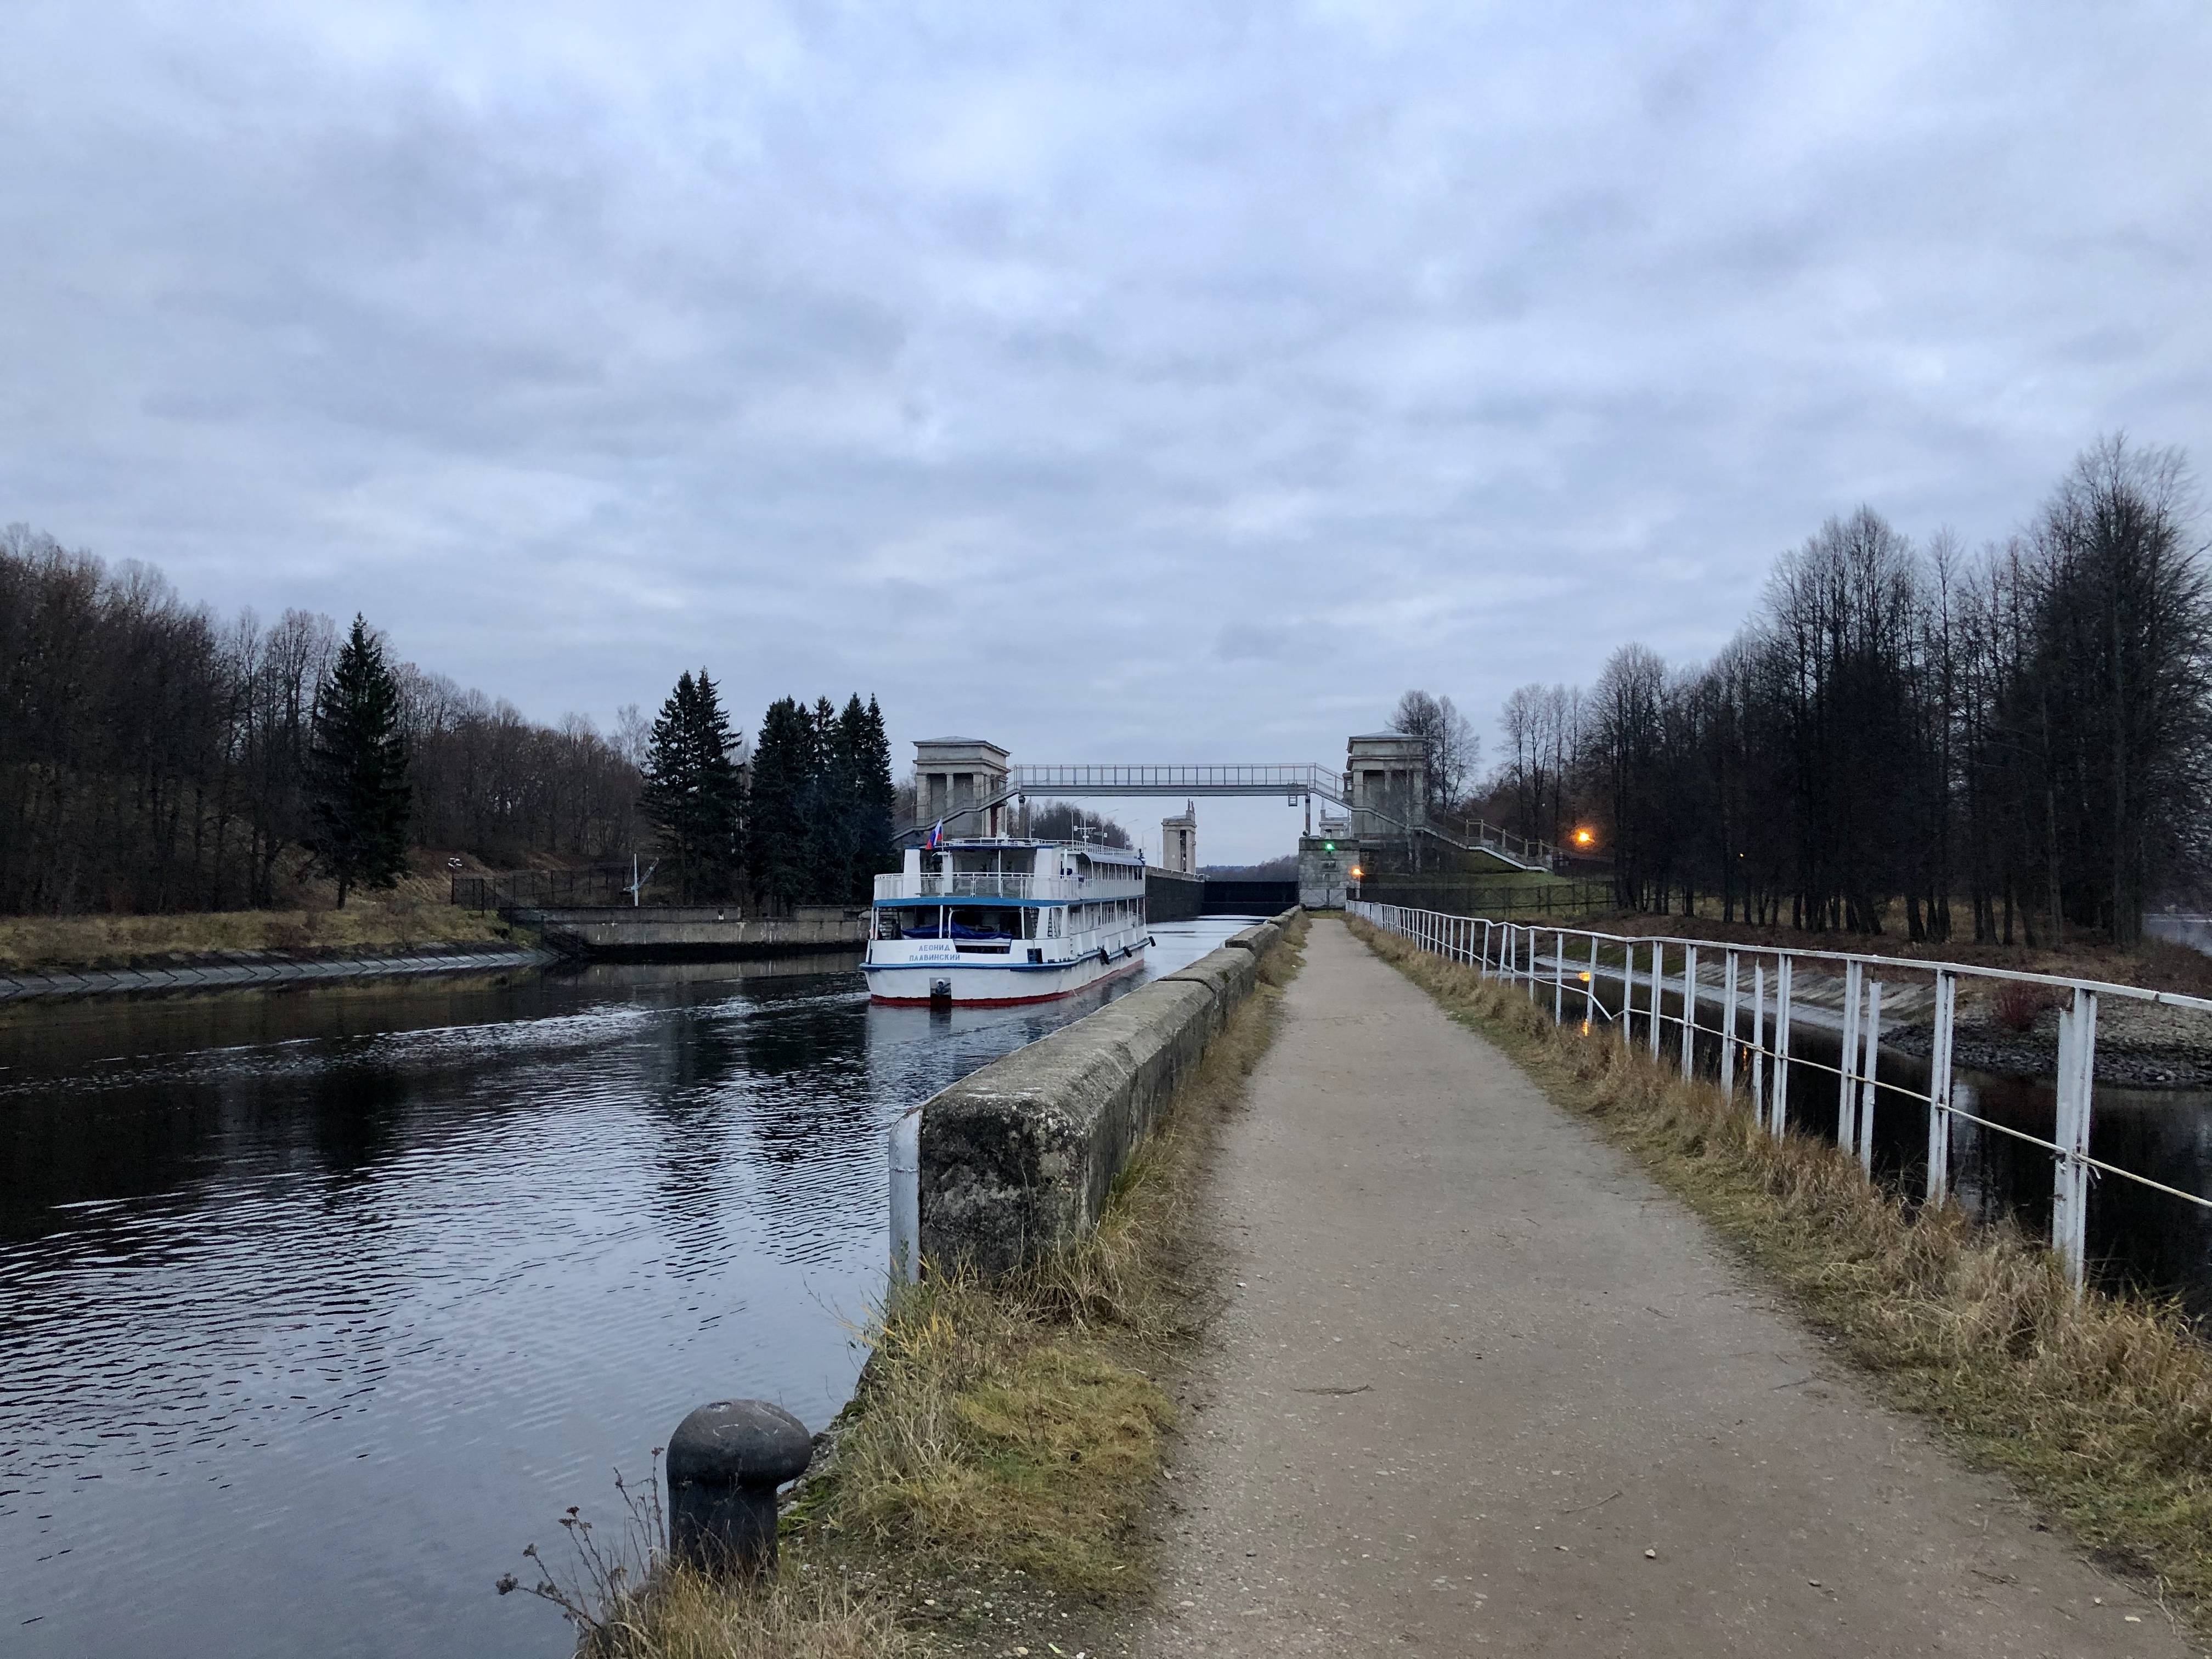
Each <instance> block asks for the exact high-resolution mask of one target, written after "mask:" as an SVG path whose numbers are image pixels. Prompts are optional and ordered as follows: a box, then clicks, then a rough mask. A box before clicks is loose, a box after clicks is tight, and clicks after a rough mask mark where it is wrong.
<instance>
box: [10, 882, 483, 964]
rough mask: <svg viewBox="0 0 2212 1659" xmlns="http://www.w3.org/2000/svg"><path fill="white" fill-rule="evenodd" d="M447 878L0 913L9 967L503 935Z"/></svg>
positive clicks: (409, 945) (406, 944) (160, 960)
mask: <svg viewBox="0 0 2212 1659" xmlns="http://www.w3.org/2000/svg"><path fill="white" fill-rule="evenodd" d="M446 894H447V884H446V881H445V879H444V878H442V877H423V876H410V877H407V878H404V879H402V881H401V882H400V884H399V885H398V888H397V889H395V890H392V891H391V892H389V893H378V892H356V893H354V894H352V895H351V896H349V897H348V898H347V900H346V906H345V908H344V909H343V910H341V909H338V908H335V905H334V904H333V903H331V902H329V901H325V902H321V903H319V904H318V903H308V904H306V905H303V906H302V907H301V908H295V909H288V910H213V911H199V912H186V913H182V914H179V915H152V916H132V915H82V916H0V970H8V971H13V972H20V973H38V972H40V971H41V970H43V969H81V968H134V967H144V966H149V965H160V964H167V963H174V962H176V961H177V960H179V958H188V957H208V956H215V955H217V954H219V953H221V952H223V951H302V952H305V951H313V952H318V953H324V952H328V951H356V950H357V951H390V950H405V949H413V948H417V947H420V946H423V945H459V944H468V943H474V942H477V941H480V940H501V939H506V938H507V931H508V930H507V928H506V927H504V925H503V924H502V923H501V921H500V919H499V918H498V917H497V916H495V915H477V914H475V913H473V912H471V911H467V910H462V909H459V908H455V907H454V906H453V905H451V904H448V903H447V902H446Z"/></svg>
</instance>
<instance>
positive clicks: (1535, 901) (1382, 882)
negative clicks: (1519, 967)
mask: <svg viewBox="0 0 2212 1659" xmlns="http://www.w3.org/2000/svg"><path fill="white" fill-rule="evenodd" d="M1359 893H1360V896H1361V898H1363V899H1364V900H1367V901H1369V902H1373V903H1376V904H1389V905H1395V906H1398V907H1400V908H1407V909H1419V910H1435V911H1438V912H1441V913H1443V914H1445V915H1459V916H1490V917H1492V918H1495V919H1498V920H1504V919H1508V918H1511V917H1516V916H1585V917H1587V916H1593V915H1607V914H1609V913H1610V912H1612V911H1613V910H1616V909H1618V908H1620V904H1619V902H1618V901H1617V900H1616V899H1615V897H1614V896H1613V884H1612V883H1611V882H1610V881H1573V882H1567V881H1549V882H1541V883H1531V884H1528V885H1525V886H1522V885H1515V884H1510V883H1504V882H1492V881H1455V880H1451V879H1449V878H1437V877H1421V876H1397V875H1385V876H1370V877H1367V878H1364V880H1362V881H1361V882H1360V884H1359Z"/></svg>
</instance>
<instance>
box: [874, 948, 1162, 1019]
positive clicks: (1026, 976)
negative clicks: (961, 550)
mask: <svg viewBox="0 0 2212 1659" xmlns="http://www.w3.org/2000/svg"><path fill="white" fill-rule="evenodd" d="M1145 946H1146V940H1144V939H1138V940H1137V941H1136V942H1135V943H1134V944H1133V945H1129V946H1127V947H1126V948H1125V950H1124V951H1121V952H1111V951H1091V953H1090V954H1089V955H1088V956H1085V957H1077V958H1076V959H1075V960H1074V961H1073V962H1047V963H1033V962H991V963H977V962H975V960H974V959H973V958H969V960H966V961H958V960H954V961H941V960H940V961H924V962H869V963H863V964H862V967H861V971H862V972H864V973H866V975H867V976H868V995H869V997H870V999H871V1000H873V1001H876V1002H889V1003H898V1004H903V1005H908V1006H927V1005H928V1004H931V1003H945V1002H951V1003H952V1004H954V1005H955V1006H967V1007H971V1008H1005V1007H1011V1006H1013V1005H1015V1004H1017V1003H1023V1002H1052V1001H1055V1000H1058V999H1059V998H1061V997H1069V996H1073V995H1074V994H1076V993H1077V992H1078V991H1080V990H1083V989H1084V988H1085V987H1088V986H1092V985H1097V984H1098V983H1100V982H1101V981H1105V980H1109V979H1119V978H1120V977H1121V975H1124V974H1132V973H1134V972H1136V971H1137V970H1138V969H1140V968H1142V967H1143V966H1144V965H1145Z"/></svg>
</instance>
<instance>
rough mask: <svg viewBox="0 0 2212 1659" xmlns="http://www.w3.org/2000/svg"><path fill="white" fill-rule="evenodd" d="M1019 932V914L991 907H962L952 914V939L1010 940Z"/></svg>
mask: <svg viewBox="0 0 2212 1659" xmlns="http://www.w3.org/2000/svg"><path fill="white" fill-rule="evenodd" d="M1020 931H1021V913H1020V912H1019V911H1018V910H1011V909H1006V908H1000V907H999V906H997V905H993V906H991V907H989V908H983V907H981V906H976V905H963V906H961V907H960V908H958V909H956V910H955V911H953V913H952V927H951V935H950V936H951V938H953V939H1012V938H1013V937H1014V936H1015V935H1016V934H1018V933H1020Z"/></svg>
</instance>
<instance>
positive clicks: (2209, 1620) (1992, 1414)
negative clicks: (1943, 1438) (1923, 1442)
mask: <svg viewBox="0 0 2212 1659" xmlns="http://www.w3.org/2000/svg"><path fill="white" fill-rule="evenodd" d="M1351 927H1352V931H1353V932H1354V933H1356V934H1357V935H1358V937H1359V938H1360V939H1363V940H1364V941H1365V942H1366V943H1367V945H1369V947H1370V948H1371V949H1372V950H1374V951H1376V954H1378V955H1380V956H1382V957H1383V958H1384V959H1385V960H1387V961H1389V962H1390V963H1393V964H1394V965H1395V966H1396V967H1397V968H1398V969H1400V970H1401V972H1403V973H1404V974H1405V975H1407V977H1408V978H1409V979H1411V980H1413V981H1414V982H1415V983H1416V984H1418V985H1420V986H1421V987H1424V988H1425V989H1426V990H1428V991H1429V992H1430V993H1431V994H1432V995H1434V996H1435V997H1436V998H1437V1000H1438V1001H1439V1002H1440V1003H1442V1004H1443V1006H1444V1007H1445V1008H1446V1010H1447V1011H1448V1012H1451V1013H1452V1014H1454V1015H1455V1016H1456V1017H1458V1018H1462V1019H1464V1020H1465V1021H1467V1022H1468V1024H1472V1025H1474V1026H1475V1027H1476V1028H1477V1029H1478V1030H1481V1031H1482V1032H1484V1033H1485V1034H1486V1035H1487V1036H1491V1037H1492V1038H1493V1039H1495V1040H1498V1041H1499V1042H1501V1044H1502V1046H1504V1047H1505V1048H1507V1049H1508V1050H1509V1051H1510V1053H1512V1054H1513V1055H1514V1056H1515V1058H1516V1060H1519V1061H1520V1062H1521V1063H1522V1065H1523V1066H1524V1067H1525V1068H1526V1069H1528V1071H1529V1072H1530V1073H1532V1075H1534V1077H1535V1079H1537V1081H1538V1082H1539V1083H1540V1084H1541V1085H1544V1086H1545V1088H1546V1089H1547V1091H1548V1092H1549V1093H1550V1094H1551V1095H1552V1097H1553V1099H1554V1100H1556V1101H1558V1102H1559V1103H1560V1104H1561V1105H1563V1106H1565V1107H1566V1108H1568V1109H1571V1110H1573V1111H1577V1112H1578V1113H1581V1114H1582V1115H1585V1116H1587V1117H1589V1118H1590V1119H1592V1120H1594V1121H1595V1122H1596V1123H1597V1125H1598V1126H1599V1127H1600V1128H1601V1130H1602V1132H1603V1133H1605V1134H1606V1135H1607V1137H1608V1138H1609V1139H1612V1140H1613V1141H1614V1142H1616V1143H1617V1144H1619V1145H1620V1146H1624V1147H1626V1149H1628V1150H1629V1151H1630V1152H1633V1153H1634V1154H1635V1155H1636V1156H1637V1157H1638V1158H1640V1159H1641V1160H1642V1161H1643V1162H1644V1164H1646V1165H1647V1166H1648V1167H1649V1168H1650V1170H1652V1172H1653V1173H1654V1174H1655V1175H1656V1176H1657V1177H1658V1178H1659V1179H1660V1181H1661V1182H1663V1183H1664V1184H1665V1185H1666V1186H1668V1188H1671V1189H1672V1190H1673V1191H1674V1192H1675V1193H1676V1194H1679V1195H1680V1197H1681V1198H1682V1199H1683V1200H1685V1201H1686V1202H1687V1203H1688V1204H1689V1205H1690V1206H1692V1208H1693V1209H1695V1210H1697V1211H1698V1212H1699V1213H1701V1214H1702V1215H1704V1216H1705V1218H1707V1219H1708V1220H1709V1221H1711V1222H1712V1223H1713V1224H1714V1225H1716V1226H1717V1227H1718V1228H1719V1229H1720V1231H1722V1233H1723V1235H1724V1236H1725V1237H1728V1238H1729V1239H1730V1240H1731V1241H1733V1242H1734V1243H1736V1244H1737V1245H1738V1246H1739V1247H1741V1248H1742V1249H1744V1250H1745V1251H1746V1252H1747V1254H1748V1255H1750V1256H1751V1258H1752V1259H1753V1261H1756V1262H1757V1263H1758V1264H1759V1266H1760V1267H1763V1268H1765V1270H1766V1271H1768V1272H1769V1273H1771V1274H1773V1275H1774V1276H1775V1277H1776V1278H1777V1279H1779V1280H1780V1281H1781V1282H1782V1284H1783V1285H1784V1286H1785V1287H1786V1288H1787V1289H1788V1290H1789V1291H1790V1292H1791V1293H1792V1294H1793V1295H1794V1296H1795V1297H1796V1299H1797V1301H1798V1303H1799V1304H1800V1305H1801V1306H1802V1308H1803V1309H1804V1310H1805V1311H1806V1312H1807V1313H1808V1315H1810V1316H1812V1318H1813V1319H1814V1321H1815V1322H1817V1323H1818V1324H1820V1326H1821V1327H1822V1328H1825V1329H1826V1330H1827V1331H1828V1332H1829V1333H1830V1334H1832V1335H1833V1336H1835V1337H1836V1338H1837V1339H1838V1346H1839V1347H1840V1349H1841V1350H1842V1351H1843V1352H1844V1353H1846V1354H1847V1355H1848V1356H1849V1357H1850V1358H1851V1359H1853V1360H1854V1361H1856V1362H1857V1364H1859V1365H1860V1366H1862V1367H1863V1369H1864V1370H1866V1371H1867V1372H1868V1373H1869V1376H1870V1377H1871V1379H1872V1381H1873V1383H1874V1384H1875V1388H1876V1389H1877V1390H1878V1391H1879V1392H1880V1393H1881V1395H1883V1396H1884V1397H1886V1398H1887V1400H1888V1401H1890V1403H1892V1404H1893V1405H1896V1406H1899V1407H1904V1408H1906V1409H1909V1410H1911V1411H1914V1412H1916V1413H1921V1414H1923V1415H1924V1416H1926V1417H1929V1418H1930V1419H1934V1420H1935V1421H1936V1422H1938V1423H1940V1424H1941V1425H1943V1427H1944V1428H1945V1429H1946V1430H1947V1431H1948V1432H1949V1434H1950V1436H1951V1437H1952V1438H1953V1440H1954V1442H1955V1443H1957V1444H1958V1445H1959V1447H1960V1449H1962V1450H1964V1451H1965V1452H1966V1454H1967V1455H1969V1456H1971V1457H1972V1458H1973V1459H1974V1460H1976V1461H1977V1462H1981V1463H1984V1464H1985V1465H1988V1466H1990V1467H1994V1468H1999V1469H2002V1471H2004V1472H2005V1473H2007V1474H2009V1475H2011V1476H2012V1477H2013V1478H2014V1479H2015V1480H2017V1481H2018V1482H2019V1483H2020V1485H2021V1486H2022V1487H2023V1488H2024V1489H2025V1490H2026V1491H2027V1492H2028V1493H2029V1494H2030V1495H2032V1496H2033V1498H2036V1499H2037V1500H2039V1502H2041V1503H2043V1504H2046V1505H2048V1506H2049V1508H2050V1509H2051V1510H2052V1511H2053V1512H2054V1513H2055V1514H2056V1515H2057V1516H2060V1517H2061V1518H2063V1520H2064V1521H2065V1522H2066V1523H2067V1524H2068V1525H2069V1526H2070V1527H2071V1528H2073V1530H2074V1531H2075V1533H2076V1534H2078V1535H2079V1536H2080V1537H2081V1539H2082V1540H2083V1541H2084V1542H2086V1543H2087V1544H2088V1545H2089V1546H2090V1547H2092V1548H2093V1550H2095V1551H2097V1552H2098V1553H2099V1554H2100V1557H2101V1558H2102V1559H2105V1560H2106V1562H2107V1563H2108V1564H2109V1565H2114V1566H2117V1567H2119V1568H2122V1569H2124V1570H2125V1569H2132V1570H2134V1571H2137V1572H2139V1573H2141V1574H2143V1575H2146V1576H2148V1577H2150V1578H2151V1579H2153V1580H2154V1582H2155V1584H2156V1587H2157V1589H2158V1590H2159V1592H2160V1595H2167V1596H2171V1597H2172V1600H2173V1601H2176V1602H2178V1603H2179V1604H2181V1605H2182V1606H2184V1607H2186V1608H2187V1609H2188V1610H2189V1611H2190V1612H2191V1614H2192V1615H2193V1616H2194V1618H2195V1619H2196V1620H2197V1624H2198V1626H2199V1627H2200V1628H2202V1629H2212V1349H2208V1348H2207V1347H2206V1346H2205V1345H2204V1344H2203V1342H2202V1341H2201V1340H2198V1338H2197V1334H2196V1332H2195V1331H2194V1330H2193V1328H2191V1325H2190V1323H2189V1322H2188V1320H2187V1318H2186V1317H2185V1316H2184V1315H2183V1313H2182V1312H2181V1310H2180V1309H2179V1306H2178V1305H2177V1304H2173V1303H2172V1302H2165V1301H2157V1300H2150V1299H2144V1298H2139V1297H2111V1296H2105V1295H2101V1294H2096V1293H2091V1294H2087V1295H2077V1294H2076V1293H2075V1291H2074V1290H2073V1289H2072V1287H2071V1285H2069V1283H2068V1281H2067V1278H2066V1275H2065V1273H2064V1271H2063V1267H2062V1266H2061V1265H2060V1263H2059V1261H2057V1257H2056V1256H2054V1255H2052V1254H2051V1251H2050V1250H2049V1249H2046V1248H2045V1246H2043V1245H2042V1244H2040V1243H2036V1242H2034V1241H2033V1240H2030V1239H2029V1238H2027V1237H2025V1236H2024V1235H2023V1234H2022V1233H2021V1231H2020V1230H2019V1229H2018V1228H2017V1227H2015V1226H2012V1225H1995V1226H1992V1225H1983V1224H1979V1223H1977V1222H1975V1221H1973V1220H1972V1219H1971V1218H1969V1217H1967V1216H1966V1213H1965V1212H1963V1211H1961V1210H1960V1209H1959V1208H1958V1206H1955V1205H1942V1206H1920V1205H1914V1204H1911V1203H1909V1202H1907V1201H1906V1200H1904V1199H1902V1198H1900V1197H1899V1196H1898V1195H1896V1194H1891V1193H1888V1192H1886V1191H1884V1190H1883V1189H1882V1188H1880V1187H1877V1186H1875V1185H1874V1184H1872V1183H1870V1182H1868V1181H1867V1180H1866V1178H1865V1176H1864V1175H1863V1173H1862V1171H1861V1170H1860V1169H1859V1166H1858V1164H1857V1160H1856V1159H1854V1158H1851V1157H1850V1155H1849V1154H1848V1153H1845V1152H1841V1151H1839V1150H1838V1149H1837V1148H1836V1147H1834V1146H1831V1145H1829V1144H1827V1143H1826V1142H1825V1141H1817V1140H1814V1139H1808V1138H1806V1137H1804V1136H1801V1135H1794V1134H1793V1135H1788V1136H1784V1137H1782V1138H1779V1139H1777V1138H1775V1137H1773V1136H1771V1135H1770V1134H1768V1133H1765V1131H1764V1130H1762V1129H1761V1128H1760V1127H1759V1125H1758V1124H1757V1123H1756V1122H1755V1121H1753V1116H1752V1115H1751V1113H1750V1111H1749V1109H1748V1108H1747V1104H1746V1103H1744V1102H1743V1101H1741V1100H1740V1099H1739V1100H1730V1099H1729V1098H1728V1097H1725V1096H1723V1094H1722V1093H1721V1091H1720V1090H1719V1088H1718V1086H1717V1085H1716V1084H1714V1083H1712V1082H1711V1081H1708V1080H1703V1079H1684V1078H1682V1077H1681V1076H1680V1074H1679V1073H1675V1072H1673V1071H1671V1070H1669V1069H1668V1068H1666V1067H1665V1066H1662V1065H1660V1064H1657V1063H1655V1062H1654V1061H1652V1060H1650V1057H1649V1056H1648V1055H1646V1054H1644V1053H1642V1052H1641V1051H1640V1050H1638V1049H1635V1048H1632V1047H1630V1046H1626V1045H1624V1044H1622V1042H1620V1038H1619V1035H1618V1033H1617V1032H1616V1031H1615V1030H1613V1028H1611V1027H1609V1026H1600V1027H1597V1028H1595V1029H1593V1030H1590V1031H1589V1032H1588V1033H1587V1034H1585V1033H1584V1032H1583V1030H1581V1029H1580V1028H1579V1027H1578V1026H1576V1025H1571V1024H1570V1025H1563V1026H1555V1025H1554V1024H1553V1023H1552V1018H1551V1015H1550V1012H1549V1010H1548V1009H1547V1008H1539V1007H1537V1006H1534V1005H1532V1004H1531V1003H1529V1002H1528V1000H1526V999H1525V998H1524V997H1523V996H1522V995H1521V994H1519V993H1518V991H1517V990H1516V989H1514V988H1511V987H1506V986H1504V985H1501V984H1499V983H1498V982H1497V981H1488V980H1485V979H1483V978H1482V977H1481V976H1480V975H1479V974H1477V973H1476V972H1475V970H1474V969H1471V968H1467V967H1464V966H1462V965H1461V964H1459V963H1450V962H1446V961H1444V960H1443V959H1442V958H1440V957H1436V956H1432V955H1431V954H1429V953H1427V952H1425V951H1419V950H1418V949H1417V948H1415V947H1414V946H1413V945H1410V944H1408V943H1407V942H1406V941H1405V940H1403V939H1398V938H1397V937H1395V935H1391V934H1387V933H1383V932H1382V931H1381V930H1380V929H1379V928H1376V927H1370V926H1369V925H1368V924H1366V923H1365V922H1364V921H1358V920H1357V919H1355V920H1353V921H1352V923H1351Z"/></svg>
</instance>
